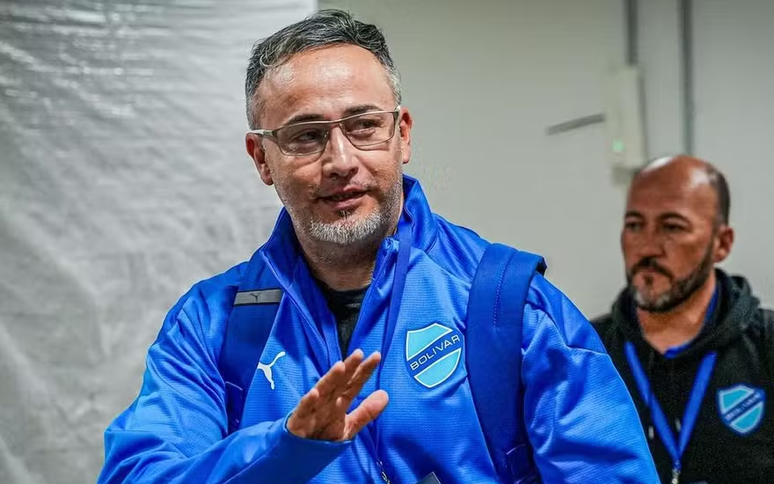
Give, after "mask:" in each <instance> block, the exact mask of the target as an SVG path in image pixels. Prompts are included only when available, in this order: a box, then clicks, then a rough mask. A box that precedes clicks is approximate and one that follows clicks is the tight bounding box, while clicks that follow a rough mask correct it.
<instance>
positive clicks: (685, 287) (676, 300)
mask: <svg viewBox="0 0 774 484" xmlns="http://www.w3.org/2000/svg"><path fill="white" fill-rule="evenodd" d="M713 268H714V264H713V262H712V243H710V245H709V247H708V248H707V252H706V253H705V255H704V258H703V259H702V261H701V262H700V263H699V265H698V266H697V267H696V269H695V270H694V271H693V272H691V273H690V274H688V276H686V277H684V278H683V279H678V280H675V281H674V283H673V284H672V287H671V288H669V290H668V291H667V292H665V293H664V294H661V295H659V296H657V297H655V298H652V299H648V298H647V297H646V296H645V294H644V293H643V292H642V291H639V290H638V289H637V288H636V287H635V286H634V285H633V284H632V279H633V277H634V275H633V274H629V275H627V277H626V278H627V281H628V283H629V293H630V294H631V296H632V299H633V300H634V303H635V304H636V305H637V307H638V308H640V309H642V310H643V311H647V312H651V313H666V312H669V311H671V310H672V309H674V308H676V307H677V306H679V305H681V304H682V303H684V302H685V301H686V300H687V299H688V298H689V297H691V296H692V295H693V294H694V293H695V292H696V291H698V290H699V288H701V287H702V286H703V285H704V284H705V283H706V282H707V279H709V277H710V275H711V274H712V271H713Z"/></svg>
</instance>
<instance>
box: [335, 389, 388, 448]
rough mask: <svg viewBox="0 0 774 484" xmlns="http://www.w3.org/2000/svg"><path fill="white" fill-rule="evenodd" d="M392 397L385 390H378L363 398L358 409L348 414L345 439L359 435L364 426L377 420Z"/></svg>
mask: <svg viewBox="0 0 774 484" xmlns="http://www.w3.org/2000/svg"><path fill="white" fill-rule="evenodd" d="M389 401H390V398H389V396H388V395H387V392H385V391H384V390H376V391H375V392H373V393H372V394H370V395H368V397H367V398H366V399H365V400H363V401H362V402H361V403H360V405H358V406H357V408H356V409H354V410H352V412H350V413H349V415H347V422H346V424H345V426H344V429H345V430H344V432H345V434H344V437H343V440H349V439H351V438H353V437H354V436H355V435H357V433H358V432H360V431H361V430H362V429H363V427H365V426H366V425H368V424H369V423H370V422H372V421H373V420H375V419H376V418H377V417H378V416H379V415H381V413H382V412H383V411H384V409H385V408H386V407H387V403H389Z"/></svg>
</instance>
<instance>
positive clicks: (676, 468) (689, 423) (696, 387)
mask: <svg viewBox="0 0 774 484" xmlns="http://www.w3.org/2000/svg"><path fill="white" fill-rule="evenodd" d="M625 351H626V358H627V359H628V360H629V367H630V368H631V369H632V373H633V374H634V380H635V381H636V383H637V389H638V390H639V391H640V395H641V396H642V399H643V400H644V401H645V403H646V405H648V406H649V407H650V415H651V418H652V419H653V425H654V426H655V427H656V432H658V435H659V437H660V438H661V441H662V442H663V443H664V447H666V450H667V452H669V456H670V457H671V458H672V462H673V465H672V484H678V482H679V480H680V472H681V470H682V464H681V463H680V458H681V457H682V456H683V453H684V452H685V449H686V447H688V441H689V440H690V438H691V433H692V432H693V427H694V424H696V417H697V416H698V415H699V408H700V407H701V401H702V399H703V398H704V394H705V393H706V391H707V387H708V386H709V382H710V378H711V377H712V370H713V368H714V367H715V360H716V359H717V356H718V354H717V353H716V352H712V353H708V354H707V355H705V356H704V358H702V360H701V364H700V366H699V371H698V373H697V374H696V380H695V381H694V382H693V388H692V389H691V396H690V398H689V399H688V405H687V406H686V407H685V414H684V415H683V421H682V424H681V426H680V435H679V442H678V441H676V440H675V436H674V434H673V433H672V429H670V428H669V424H668V423H667V419H666V416H665V415H664V411H663V409H662V408H661V405H660V404H659V403H658V400H657V399H656V398H655V395H652V393H651V392H652V390H651V388H650V383H649V382H648V378H647V376H646V375H645V371H644V370H643V369H642V365H641V364H640V360H639V358H637V352H636V350H635V349H634V345H633V344H632V343H631V341H627V342H626V346H625ZM651 396H652V398H650V397H651Z"/></svg>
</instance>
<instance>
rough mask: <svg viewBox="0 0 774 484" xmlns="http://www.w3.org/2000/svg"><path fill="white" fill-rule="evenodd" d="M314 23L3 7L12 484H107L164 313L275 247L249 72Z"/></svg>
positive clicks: (0, 312)
mask: <svg viewBox="0 0 774 484" xmlns="http://www.w3.org/2000/svg"><path fill="white" fill-rule="evenodd" d="M315 8H316V2H314V1H312V0H296V1H289V0H284V1H283V0H274V1H272V0H180V1H173V0H136V1H128V0H127V1H120V0H114V1H111V0H102V1H99V0H80V1H77V0H70V1H62V0H17V1H13V0H5V1H0V93H1V94H0V160H1V161H2V162H1V163H0V268H1V269H2V278H0V483H3V484H9V483H19V484H36V483H56V484H69V483H85V482H94V480H95V478H96V475H97V473H98V471H99V469H100V467H101V465H102V459H103V449H102V433H103V431H104V428H105V427H106V426H107V424H108V423H109V421H110V420H111V419H112V418H114V417H115V416H116V415H117V414H118V412H120V411H121V410H122V409H123V408H124V407H126V406H127V405H129V404H130V403H131V401H132V400H133V398H134V397H135V395H136V393H137V391H138V390H139V386H140V383H141V377H142V371H143V369H144V364H145V362H144V355H145V353H146V350H147V347H148V345H149V344H150V343H151V342H152V340H153V339H154V338H155V336H156V333H157V332H158V329H159V327H160V325H161V321H162V319H163V317H164V315H165V313H166V311H167V310H168V308H169V307H170V306H171V305H172V304H173V303H174V302H175V300H176V299H177V298H178V297H179V296H180V295H181V294H182V293H183V292H184V291H186V290H187V289H188V287H190V285H191V284H193V283H194V282H195V281H197V280H199V279H201V278H205V277H208V276H209V275H212V274H214V273H217V272H220V271H222V270H225V269H226V268H227V267H229V266H230V265H232V264H234V263H236V262H239V261H241V260H244V259H247V258H249V256H250V255H251V253H252V252H253V251H254V250H255V248H256V247H257V246H258V245H260V244H261V243H262V242H263V241H264V240H265V238H266V235H267V234H268V232H269V231H270V229H271V227H272V225H273V223H274V219H275V217H276V214H277V210H278V207H279V203H278V201H277V199H276V196H275V195H274V192H273V191H272V190H271V189H270V188H267V187H264V186H263V185H262V184H261V183H260V180H259V179H258V177H257V176H256V175H255V171H254V168H253V166H252V163H251V161H250V160H249V158H248V157H247V155H246V154H245V151H244V144H243V143H244V141H243V139H244V132H245V130H246V128H247V125H246V121H245V115H244V104H243V103H244V100H243V79H244V69H245V67H246V65H247V57H248V54H249V49H250V47H251V45H252V43H253V42H254V41H255V40H258V39H260V38H262V37H265V36H266V35H268V34H270V33H271V32H273V31H274V30H276V29H277V28H279V27H281V26H284V25H286V24H288V23H290V22H292V21H295V20H297V19H299V18H302V17H303V16H305V15H307V14H309V13H311V12H312V11H313V10H314V9H315Z"/></svg>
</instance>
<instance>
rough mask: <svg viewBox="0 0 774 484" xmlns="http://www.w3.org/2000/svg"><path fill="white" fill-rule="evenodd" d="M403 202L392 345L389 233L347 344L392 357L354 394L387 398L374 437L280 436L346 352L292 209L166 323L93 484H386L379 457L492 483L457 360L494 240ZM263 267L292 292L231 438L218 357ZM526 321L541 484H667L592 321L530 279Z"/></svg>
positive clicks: (405, 469) (409, 477) (405, 471)
mask: <svg viewBox="0 0 774 484" xmlns="http://www.w3.org/2000/svg"><path fill="white" fill-rule="evenodd" d="M404 192H405V203H404V211H403V215H402V219H401V223H410V224H411V228H412V230H411V233H412V242H411V246H412V249H411V253H410V266H409V270H408V273H407V276H406V277H405V286H404V288H405V289H404V294H403V299H402V305H401V310H400V313H399V316H397V321H396V326H395V331H394V333H393V334H392V335H386V334H385V327H386V322H387V318H388V316H387V313H388V308H389V302H390V295H391V293H392V291H393V282H394V279H395V271H394V269H395V264H396V254H397V251H398V245H399V241H398V240H397V238H396V237H390V238H387V239H385V240H384V242H383V243H382V246H381V248H380V250H379V253H378V256H377V261H376V267H375V270H374V276H373V281H372V283H371V286H370V288H369V289H368V292H367V293H366V296H365V299H364V301H363V306H362V310H361V314H360V319H359V321H358V323H357V326H356V328H355V332H354V334H353V336H352V340H351V343H350V348H352V349H354V348H362V349H363V351H364V352H365V354H366V355H368V354H370V353H371V352H373V351H376V350H379V351H382V352H383V360H382V363H381V365H380V368H379V369H378V370H377V373H376V374H375V375H374V376H373V377H372V378H371V379H370V380H369V381H368V383H367V384H366V385H365V388H364V389H363V391H362V393H361V395H360V396H359V397H358V401H359V400H362V398H364V397H365V396H367V395H368V394H370V393H371V392H373V391H374V390H375V389H376V388H377V384H378V385H379V387H381V388H383V389H384V390H386V391H387V392H388V394H389V395H390V403H389V405H388V406H387V409H386V410H385V411H384V413H383V414H382V415H381V416H380V417H379V419H378V420H377V421H376V424H375V425H374V424H372V425H370V426H369V427H367V428H365V429H364V430H363V431H361V432H360V434H358V435H357V437H356V438H355V439H353V440H351V441H347V442H323V441H314V440H306V439H301V438H297V437H295V436H293V435H292V434H290V433H289V432H288V431H287V429H286V428H285V422H286V419H287V417H288V415H289V413H290V412H291V411H292V409H293V408H294V407H295V405H296V404H297V403H298V401H299V400H300V398H301V396H302V395H303V394H304V393H306V392H307V391H309V390H310V389H311V388H312V386H313V385H314V384H315V383H316V382H317V380H318V379H319V378H320V377H321V376H322V375H323V374H324V373H325V372H326V371H327V370H328V369H329V368H330V367H331V366H332V365H333V364H334V363H335V362H336V361H338V360H339V359H341V358H342V355H341V351H340V349H339V344H338V338H337V334H336V324H335V321H334V318H333V316H332V314H331V313H330V311H329V310H328V307H327V304H326V302H325V300H324V298H323V296H322V294H321V293H320V290H319V289H318V288H317V286H316V284H315V283H314V281H313V279H312V278H311V276H310V274H309V272H308V268H307V266H306V264H305V262H304V260H303V257H302V256H301V254H300V252H299V249H298V246H297V242H296V239H295V235H294V232H293V228H292V225H291V223H290V219H289V217H288V215H287V213H286V212H285V211H283V212H282V213H281V215H280V217H279V220H278V222H277V225H276V228H275V230H274V232H273V234H272V236H271V238H270V239H269V240H268V242H267V243H266V244H265V245H264V246H263V247H261V248H260V249H259V250H258V251H257V252H256V253H255V255H254V256H253V257H252V259H251V260H250V261H249V262H244V263H242V264H240V265H237V266H235V267H233V268H232V269H230V270H228V271H227V272H225V273H223V274H220V275H217V276H215V277H213V278H211V279H208V280H205V281H202V282H200V283H198V284H196V285H195V286H194V287H193V288H192V289H191V290H190V291H189V292H188V293H187V294H186V295H184V296H183V297H182V298H181V299H180V301H179V302H178V303H177V304H176V305H175V306H174V307H173V308H172V310H171V311H170V312H169V314H168V316H167V318H166V320H165V321H164V324H163V327H162V328H161V331H160V333H159V335H158V338H157V340H156V341H155V342H154V343H153V345H152V346H151V347H150V349H149V352H148V357H147V370H146V372H145V376H144V382H143V386H142V389H141V392H140V395H139V396H138V398H137V399H136V400H135V401H134V403H133V404H132V405H131V406H130V407H129V408H128V409H127V410H125V411H124V412H123V413H122V414H121V415H120V416H119V417H118V418H117V419H116V420H115V421H114V422H113V423H112V424H111V425H110V426H109V427H108V429H107V431H106V433H105V450H106V456H105V465H104V468H103V470H102V473H101V475H100V476H99V479H98V482H99V483H105V484H107V483H119V482H125V483H184V482H185V483H230V484H235V483H253V484H264V483H287V484H291V483H303V482H313V483H323V482H324V483H350V482H358V483H361V482H382V481H381V478H380V469H379V466H378V462H379V461H382V462H383V466H384V469H385V471H386V472H387V474H388V475H389V477H390V479H391V480H392V482H393V483H396V484H397V483H400V484H414V483H415V482H417V481H418V480H420V479H421V478H422V477H424V476H425V475H427V474H428V473H430V472H431V471H432V472H435V473H436V475H437V476H438V478H439V479H440V482H441V483H442V484H452V483H460V484H462V483H464V484H471V483H493V482H498V480H497V477H496V473H495V470H494V466H493V463H492V460H491V458H490V457H489V454H488V452H487V447H486V443H485V441H484V437H483V434H482V432H481V428H480V425H479V422H478V419H477V417H476V411H475V408H474V404H473V400H472V397H471V392H470V387H469V385H468V381H467V375H466V370H465V368H466V367H465V353H464V351H463V349H464V344H463V342H464V337H465V331H466V325H465V315H466V309H467V303H468V294H469V291H470V287H471V281H472V278H473V275H474V273H475V271H476V267H477V264H478V261H479V260H480V258H481V256H482V255H483V252H484V250H485V248H486V246H487V245H488V242H486V241H485V240H483V239H481V238H480V237H479V236H478V235H476V234H475V233H473V232H472V231H470V230H468V229H465V228H461V227H459V226H455V225H453V224H451V223H449V222H447V221H446V220H444V219H443V218H441V217H439V216H438V215H435V214H433V213H432V212H431V211H430V207H429V206H428V204H427V201H426V199H425V197H424V194H423V193H422V190H421V187H420V186H419V183H418V182H417V181H416V180H414V179H412V178H410V177H405V179H404ZM262 264H267V265H268V266H269V268H270V269H271V271H272V272H273V273H274V275H275V276H276V278H277V280H278V281H279V283H280V284H281V286H282V288H283V291H284V295H283V298H282V300H281V302H280V305H279V310H278V312H277V316H276V319H275V324H274V326H273V329H272V331H271V335H270V337H269V340H268V341H267V344H266V347H265V349H264V352H263V354H262V356H261V363H262V366H263V367H264V369H261V371H256V373H255V376H254V378H253V381H252V386H251V387H250V389H249V393H248V396H247V401H246V403H245V409H244V415H243V421H242V428H241V429H240V430H238V431H237V432H235V433H233V434H232V435H230V436H227V437H226V434H227V417H226V410H225V392H224V383H223V379H222V377H221V376H220V374H219V372H218V358H219V354H220V349H221V345H222V343H223V339H224V332H225V327H226V324H227V322H228V318H229V314H230V312H231V310H232V303H233V302H234V294H235V292H236V289H237V287H238V286H239V285H240V283H241V282H242V281H243V279H244V278H246V277H249V275H250V274H251V270H253V269H255V267H257V265H262ZM251 268H252V269H251ZM523 321H524V322H523V338H522V353H523V364H522V380H523V386H524V392H523V398H524V419H525V424H526V426H527V429H528V435H529V439H530V442H531V444H532V446H533V448H534V456H535V465H536V467H537V469H538V471H539V473H540V475H541V477H542V480H543V482H546V483H583V484H587V483H590V482H593V483H599V484H613V483H646V484H655V483H657V482H658V478H657V477H656V473H655V470H654V467H653V462H652V460H651V457H650V454H649V451H648V447H647V444H646V441H645V438H644V435H643V433H642V427H641V425H640V422H639V419H638V417H637V413H636V410H635V408H634V406H633V403H632V400H631V398H630V396H629V394H628V393H627V390H626V388H625V386H624V384H623V382H622V381H621V379H620V378H619V376H618V373H617V372H616V370H615V368H614V366H613V364H612V363H611V361H610V358H609V357H608V356H607V354H606V353H605V351H604V349H603V347H602V345H601V343H600V341H599V340H598V338H597V336H596V333H595V332H594V330H593V328H592V327H591V325H590V324H589V323H588V322H587V321H586V319H585V318H584V316H583V315H582V314H581V313H580V312H579V311H578V310H577V309H576V308H575V307H574V306H573V304H572V303H571V302H570V301H569V300H568V299H567V298H566V297H565V296H564V295H563V294H562V293H561V292H560V291H559V290H558V289H556V288H555V287H553V286H552V285H551V284H550V283H549V282H548V281H546V280H545V279H544V278H543V277H541V276H535V278H534V279H533V282H532V286H531V288H530V290H529V294H528V297H527V305H526V307H525V308H524V317H523ZM386 343H388V344H386ZM385 350H386V351H387V352H386V354H385V353H384V351H385ZM267 368H270V369H271V371H270V372H269V371H265V370H266V369H267ZM270 379H271V381H270ZM358 401H356V402H355V404H357V403H358Z"/></svg>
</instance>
